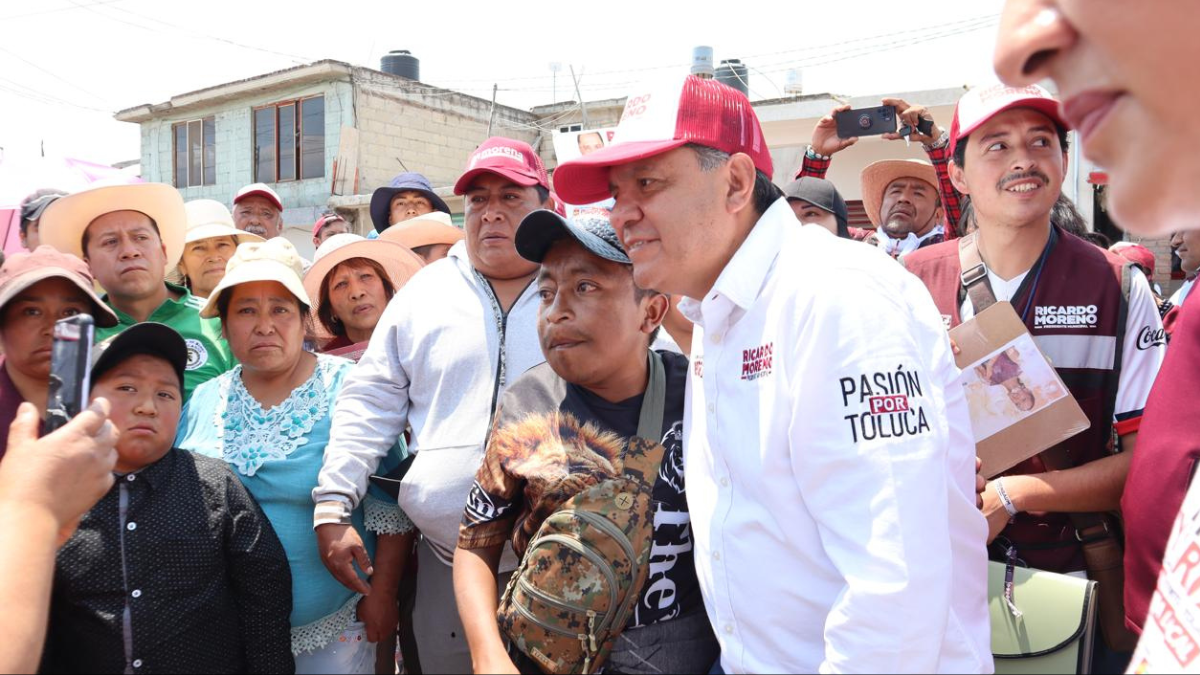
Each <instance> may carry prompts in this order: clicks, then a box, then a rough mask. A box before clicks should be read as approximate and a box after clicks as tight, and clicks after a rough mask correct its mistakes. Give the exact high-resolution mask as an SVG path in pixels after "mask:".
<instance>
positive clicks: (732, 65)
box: [717, 59, 750, 97]
mask: <svg viewBox="0 0 1200 675" xmlns="http://www.w3.org/2000/svg"><path fill="white" fill-rule="evenodd" d="M717 82H720V83H721V84H727V85H729V86H731V87H733V88H734V89H737V90H738V91H740V92H742V93H743V94H745V95H746V96H747V97H749V96H750V69H749V68H747V67H746V64H744V63H742V60H741V59H725V60H724V61H721V65H720V66H719V67H718V68H717Z"/></svg>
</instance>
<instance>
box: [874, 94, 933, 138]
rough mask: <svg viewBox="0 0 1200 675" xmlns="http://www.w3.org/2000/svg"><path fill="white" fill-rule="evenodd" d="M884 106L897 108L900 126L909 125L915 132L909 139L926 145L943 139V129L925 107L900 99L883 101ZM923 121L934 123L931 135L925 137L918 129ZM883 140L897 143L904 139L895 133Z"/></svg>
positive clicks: (886, 135) (885, 136)
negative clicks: (896, 141)
mask: <svg viewBox="0 0 1200 675" xmlns="http://www.w3.org/2000/svg"><path fill="white" fill-rule="evenodd" d="M883 104H884V105H890V106H895V107H896V113H897V114H896V118H897V119H898V120H899V122H900V126H904V125H906V124H907V125H908V126H910V127H912V130H913V131H912V135H911V136H909V137H908V138H909V140H913V141H917V142H919V143H924V144H925V145H932V144H933V142H934V141H936V140H937V139H938V138H940V137H941V135H942V128H941V127H939V126H938V123H937V122H936V121H935V120H934V119H933V115H932V114H931V113H930V112H929V109H928V108H926V107H925V106H923V105H909V104H908V101H905V100H903V99H899V98H885V99H883ZM922 119H926V120H929V121H931V122H933V131H932V132H930V134H929V135H925V134H923V133H921V132H920V131H919V130H918V129H917V125H919V124H920V123H921V120H922ZM883 138H884V139H886V140H889V141H895V140H898V139H901V138H904V137H903V136H901V135H900V134H898V133H894V134H884V135H883Z"/></svg>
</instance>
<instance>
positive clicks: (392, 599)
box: [358, 584, 400, 643]
mask: <svg viewBox="0 0 1200 675" xmlns="http://www.w3.org/2000/svg"><path fill="white" fill-rule="evenodd" d="M358 620H359V621H361V622H363V624H364V625H366V627H367V642H372V643H374V642H381V641H383V640H384V639H386V638H387V637H388V636H389V635H391V634H392V633H394V632H396V628H397V626H399V625H400V606H399V605H398V604H397V602H396V593H395V591H392V592H390V593H389V592H388V589H386V588H376V587H375V584H372V585H371V592H370V593H368V594H367V595H366V596H365V597H363V599H362V600H359V601H358Z"/></svg>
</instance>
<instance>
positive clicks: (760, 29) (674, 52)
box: [0, 0, 1003, 163]
mask: <svg viewBox="0 0 1200 675" xmlns="http://www.w3.org/2000/svg"><path fill="white" fill-rule="evenodd" d="M588 4H589V5H590V6H589V7H582V6H580V4H577V3H563V4H561V5H556V4H551V3H538V5H537V6H536V7H537V8H536V9H535V8H534V7H535V6H532V5H525V4H524V3H511V4H509V5H505V4H504V3H499V2H495V1H494V0H493V1H491V2H479V1H476V0H465V1H460V2H456V3H451V2H445V1H440V0H431V1H427V2H414V1H413V0H404V1H401V0H337V1H336V2H331V3H308V4H305V3H303V2H288V3H284V2H277V1H275V0H270V1H250V0H237V1H234V0H206V1H203V2H179V1H178V0H39V2H37V3H32V2H28V1H27V0H0V27H2V28H3V39H2V40H0V147H3V148H4V153H5V156H7V157H10V158H11V157H28V156H36V155H37V154H38V153H39V152H40V151H41V150H40V146H41V144H42V143H43V142H44V143H45V152H46V155H47V156H55V155H59V156H68V157H75V158H79V159H87V160H91V161H96V162H102V163H113V162H118V161H122V160H129V159H136V158H138V157H139V155H140V149H139V135H138V129H137V126H136V125H132V124H126V123H122V122H117V121H115V120H113V118H112V113H113V112H115V111H116V110H120V109H123V108H129V107H132V106H135V105H139V104H142V103H161V102H163V101H166V100H168V99H169V98H170V97H171V96H172V95H176V94H182V93H185V92H189V91H193V90H196V89H201V88H205V87H209V86H214V85H218V84H222V83H225V82H230V81H233V80H239V79H244V78H247V77H253V76H255V75H261V74H263V73H267V72H271V71H274V70H279V69H282V68H287V67H290V66H293V65H297V64H300V63H306V62H311V61H317V60H320V59H326V58H332V59H337V60H340V61H347V62H350V63H353V64H356V65H364V66H369V67H373V68H378V67H379V59H380V57H381V56H382V55H383V54H385V53H387V52H388V51H389V50H392V49H408V50H411V51H412V52H413V54H414V55H415V56H417V57H418V58H419V59H420V60H421V79H422V81H424V82H426V83H428V84H433V85H437V86H443V87H447V88H451V89H457V90H460V91H465V92H467V93H470V94H474V95H477V96H481V97H484V98H487V97H490V96H491V88H492V83H493V82H496V83H498V84H499V85H500V93H499V97H498V100H499V102H501V103H505V104H508V105H513V106H515V107H519V108H529V107H531V106H534V105H540V104H545V103H551V102H553V98H554V92H553V88H552V76H551V70H550V64H551V63H552V62H559V63H561V64H562V71H561V72H560V73H559V75H558V78H557V81H558V83H557V92H558V96H557V98H558V100H560V101H562V100H573V99H574V98H575V96H574V92H573V91H571V90H570V89H571V78H570V72H569V67H570V66H572V65H573V66H574V67H575V72H576V74H580V73H582V77H581V90H582V93H583V97H584V98H585V99H587V100H595V99H600V98H608V97H614V96H621V95H623V94H624V93H625V92H626V90H627V89H628V88H629V84H630V83H631V82H636V81H638V80H642V79H649V78H654V77H661V76H665V75H669V74H671V73H673V72H678V73H686V72H687V68H688V66H689V65H690V60H691V50H692V47H693V46H695V45H710V46H712V47H713V48H714V51H715V57H716V60H717V62H719V61H720V60H721V59H723V58H741V59H742V60H743V61H744V62H746V63H747V65H749V66H750V68H751V69H752V70H751V72H750V87H751V90H752V95H751V98H752V99H759V98H775V97H777V96H781V95H782V90H783V87H784V85H785V83H786V82H787V77H788V70H789V69H790V68H793V67H802V68H803V81H804V90H805V93H813V94H815V93H824V92H831V93H835V94H849V95H859V94H871V93H884V92H893V91H912V90H920V89H934V88H941V87H952V86H961V85H974V84H980V83H984V82H988V81H990V80H992V79H994V75H992V70H991V53H992V47H993V44H994V40H995V34H996V22H997V18H998V13H999V11H1000V8H1001V5H1002V4H1003V0H971V1H970V2H962V1H960V0H959V1H956V0H926V1H925V2H922V3H917V4H901V3H895V2H884V1H883V0H857V1H851V2H844V1H840V0H839V1H836V2H835V1H825V2H813V1H812V0H794V1H793V2H787V3H783V2H774V3H767V2H733V3H730V2H726V3H719V4H716V3H713V4H710V3H703V2H692V3H688V4H687V5H686V6H687V7H688V12H689V13H688V14H686V15H684V16H680V12H681V10H680V9H679V7H680V6H681V5H680V3H668V2H656V1H654V0H637V1H636V2H631V1H626V0H616V1H610V2H607V3H603V4H601V3H588ZM600 7H603V9H600ZM742 8H744V9H742ZM739 10H740V11H739ZM913 10H915V11H913Z"/></svg>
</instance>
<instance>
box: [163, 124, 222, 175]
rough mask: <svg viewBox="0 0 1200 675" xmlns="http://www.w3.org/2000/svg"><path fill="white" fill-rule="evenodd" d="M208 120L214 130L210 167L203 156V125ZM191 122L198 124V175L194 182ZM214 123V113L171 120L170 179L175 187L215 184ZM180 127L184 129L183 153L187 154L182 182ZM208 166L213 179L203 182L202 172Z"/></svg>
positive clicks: (215, 142)
mask: <svg viewBox="0 0 1200 675" xmlns="http://www.w3.org/2000/svg"><path fill="white" fill-rule="evenodd" d="M208 122H212V124H213V129H214V132H213V164H212V166H211V167H210V166H209V165H208V163H207V162H206V160H205V156H204V155H205V149H206V148H205V144H204V126H205V124H206V123H208ZM193 124H199V125H200V175H199V177H198V178H197V179H196V181H195V182H193V180H192V179H193V176H192V162H193V158H192V138H191V134H192V132H191V125H193ZM216 124H217V118H216V115H209V116H208V117H199V118H194V119H186V120H180V121H178V122H173V123H172V124H171V179H172V184H173V185H174V186H175V187H176V188H177V189H184V188H193V187H210V186H213V185H216V184H217V181H216V175H217V170H216V169H217V167H216V163H217V162H216V145H217V139H216V131H215V129H216ZM180 127H182V128H183V129H184V136H185V139H184V143H185V145H186V150H185V153H186V155H187V174H188V175H187V177H186V180H184V181H182V182H181V181H180V176H179V129H180ZM209 168H211V169H212V170H213V180H212V181H211V182H205V180H204V174H206V173H207V172H208V169H209Z"/></svg>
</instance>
